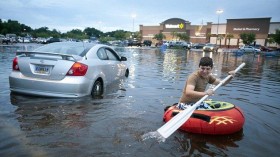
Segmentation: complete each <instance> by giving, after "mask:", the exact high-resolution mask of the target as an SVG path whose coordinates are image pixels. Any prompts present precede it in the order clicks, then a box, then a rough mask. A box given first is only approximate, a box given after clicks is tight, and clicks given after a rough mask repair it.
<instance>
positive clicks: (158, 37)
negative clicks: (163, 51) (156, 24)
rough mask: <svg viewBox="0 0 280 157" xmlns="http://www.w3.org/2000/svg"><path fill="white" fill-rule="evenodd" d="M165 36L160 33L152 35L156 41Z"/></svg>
mask: <svg viewBox="0 0 280 157" xmlns="http://www.w3.org/2000/svg"><path fill="white" fill-rule="evenodd" d="M165 38H166V37H165V35H164V34H162V33H159V34H155V36H154V37H153V39H156V40H157V41H162V40H163V39H165Z"/></svg>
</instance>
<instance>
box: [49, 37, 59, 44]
mask: <svg viewBox="0 0 280 157" xmlns="http://www.w3.org/2000/svg"><path fill="white" fill-rule="evenodd" d="M54 42H60V39H59V38H48V39H47V40H46V44H49V43H54Z"/></svg>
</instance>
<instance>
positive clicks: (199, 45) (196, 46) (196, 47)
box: [192, 43, 205, 49]
mask: <svg viewBox="0 0 280 157" xmlns="http://www.w3.org/2000/svg"><path fill="white" fill-rule="evenodd" d="M204 46H205V44H202V43H198V44H194V45H193V46H192V48H194V49H202V48H203V47H204Z"/></svg>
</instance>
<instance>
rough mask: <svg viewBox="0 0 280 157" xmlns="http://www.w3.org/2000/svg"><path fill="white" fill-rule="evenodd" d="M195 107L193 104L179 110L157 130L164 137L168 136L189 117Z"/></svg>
mask: <svg viewBox="0 0 280 157" xmlns="http://www.w3.org/2000/svg"><path fill="white" fill-rule="evenodd" d="M195 109H196V106H195V105H193V106H190V107H189V108H187V109H185V110H183V111H181V112H180V113H178V114H177V115H176V116H175V117H173V118H172V119H170V120H169V121H168V122H167V123H165V124H164V125H163V126H162V127H160V128H159V129H158V130H157V132H158V133H159V134H160V135H161V136H163V137H164V138H168V137H169V136H170V135H171V134H172V133H174V132H175V131H176V130H177V129H178V128H179V127H180V126H182V125H183V124H184V123H185V122H186V121H187V120H188V119H189V118H190V117H191V115H192V114H193V112H194V110H195Z"/></svg>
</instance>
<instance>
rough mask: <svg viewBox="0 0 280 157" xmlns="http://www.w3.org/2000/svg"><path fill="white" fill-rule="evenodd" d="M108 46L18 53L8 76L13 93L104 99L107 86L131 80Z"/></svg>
mask: <svg viewBox="0 0 280 157" xmlns="http://www.w3.org/2000/svg"><path fill="white" fill-rule="evenodd" d="M126 60H127V59H126V57H121V56H120V55H119V54H118V53H117V52H116V51H115V50H113V49H112V48H111V47H109V46H107V45H102V44H94V43H83V42H56V43H52V44H47V45H44V46H41V47H39V48H37V49H34V50H33V51H28V52H25V51H22V52H17V53H16V57H15V58H14V60H13V65H12V72H11V74H10V76H9V83H10V90H11V92H16V93H22V94H28V95H38V96H48V97H82V96H86V95H92V96H93V97H96V96H102V94H103V92H104V89H105V87H106V85H108V84H111V83H112V82H114V81H115V80H118V79H120V78H123V77H124V76H126V77H128V75H129V69H128V68H127V66H126V64H125V63H124V61H126Z"/></svg>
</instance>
